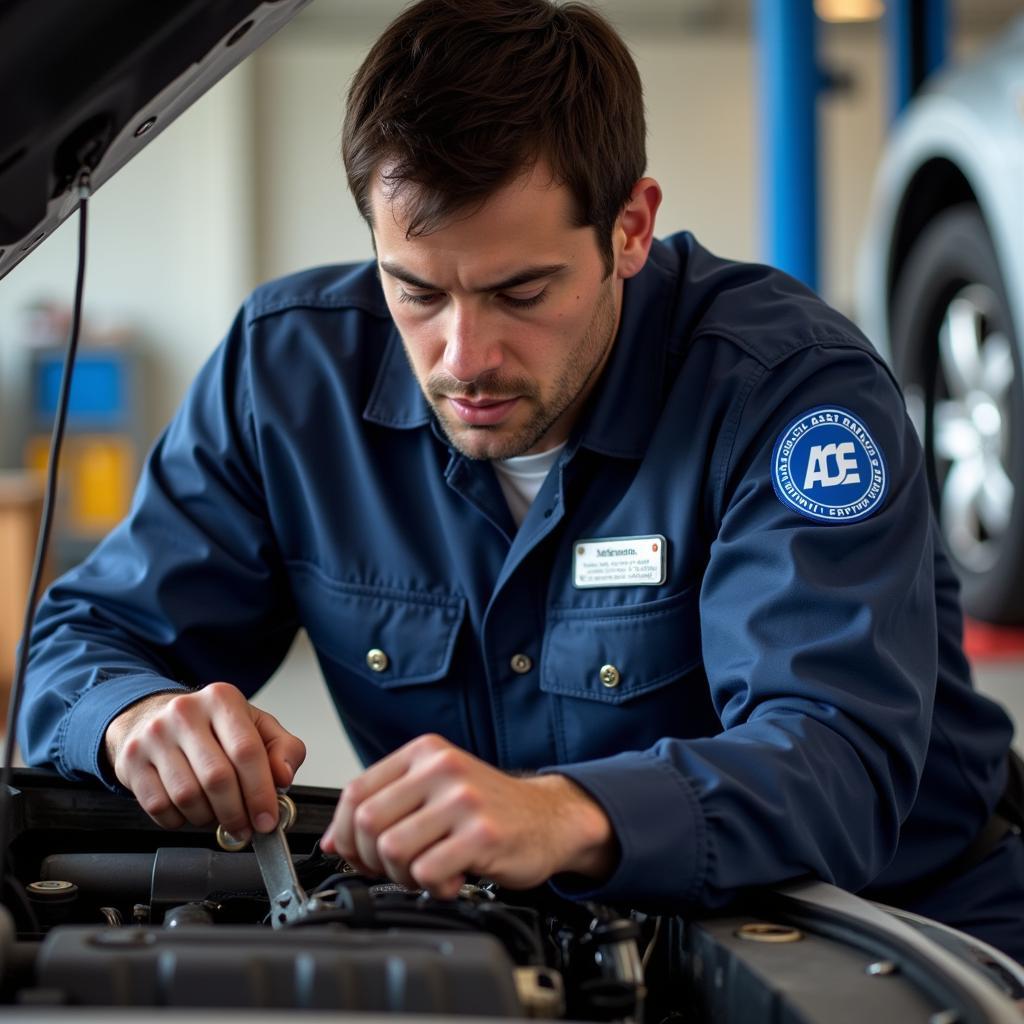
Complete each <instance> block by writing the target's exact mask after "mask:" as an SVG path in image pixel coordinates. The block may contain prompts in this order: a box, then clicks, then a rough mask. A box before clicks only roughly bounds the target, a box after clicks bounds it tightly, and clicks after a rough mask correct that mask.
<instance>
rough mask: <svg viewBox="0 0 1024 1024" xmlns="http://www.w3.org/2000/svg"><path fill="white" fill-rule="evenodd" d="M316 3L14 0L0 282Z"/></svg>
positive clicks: (0, 176)
mask: <svg viewBox="0 0 1024 1024" xmlns="http://www.w3.org/2000/svg"><path fill="white" fill-rule="evenodd" d="M307 3H309V0H262V2H261V0H4V2H3V3H2V4H0V96H2V97H3V102H2V103H0V278H2V277H3V276H4V275H5V274H7V273H8V272H9V271H10V270H12V269H13V268H14V267H15V266H16V265H17V264H18V263H19V262H21V260H22V259H23V258H24V257H25V256H27V255H28V253H29V252H31V251H32V250H33V249H34V248H35V247H36V246H37V245H39V244H40V242H42V241H43V239H45V238H46V237H47V236H48V235H50V234H51V233H52V232H53V231H54V230H55V229H56V228H57V226H58V225H59V224H60V223H61V222H62V221H63V220H64V219H65V218H66V217H68V216H69V215H70V214H71V213H73V212H74V211H75V209H76V208H77V207H78V194H77V190H76V189H75V188H74V182H75V177H76V174H77V172H78V170H79V169H80V168H81V167H82V166H83V165H85V166H88V167H89V169H90V171H91V183H92V190H93V191H94V192H95V190H96V189H97V188H99V187H100V186H101V185H102V184H103V183H104V182H105V181H106V180H107V179H108V178H109V177H110V176H111V175H113V174H114V173H115V172H116V171H117V170H118V169H119V168H120V167H121V166H123V165H124V164H125V163H127V162H128V161H129V160H130V159H131V158H132V157H133V156H134V155H135V154H136V153H137V152H138V151H139V150H140V149H142V147H143V146H145V145H146V144H147V143H148V142H150V140H152V139H154V138H155V137H156V136H157V135H159V134H160V132H161V131H163V129H164V128H166V127H167V125H169V124H170V123H171V122H172V121H173V120H174V119H175V118H176V117H177V116H178V115H179V114H181V113H182V112H183V111H184V110H186V109H188V107H189V106H191V105H192V103H194V102H195V101H196V100H197V99H198V98H199V97H200V96H202V94H203V93H204V92H206V90H207V89H209V88H210V87H211V86H212V85H214V84H215V83H216V82H217V81H218V80H219V79H220V78H221V77H222V76H223V75H225V74H226V73H227V72H228V71H230V70H231V69H232V68H233V67H234V66H235V65H236V64H238V63H239V62H240V61H242V60H243V59H244V58H245V57H247V56H248V55H249V54H250V53H252V51H253V50H255V49H256V47H258V46H259V45H260V44H261V43H262V42H263V41H264V40H265V39H267V38H268V37H269V36H271V35H272V34H273V33H274V32H276V31H277V30H278V29H279V28H280V27H281V26H282V25H284V24H285V23H286V22H287V21H289V20H290V19H291V18H292V17H293V16H294V15H295V14H296V13H297V12H298V11H299V10H301V9H302V8H303V7H304V6H305V5H306V4H307Z"/></svg>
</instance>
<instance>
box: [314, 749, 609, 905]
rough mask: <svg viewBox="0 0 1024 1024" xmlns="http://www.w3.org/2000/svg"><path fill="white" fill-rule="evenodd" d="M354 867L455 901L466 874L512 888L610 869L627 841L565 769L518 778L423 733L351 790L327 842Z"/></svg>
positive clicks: (325, 846) (594, 875) (327, 834)
mask: <svg viewBox="0 0 1024 1024" xmlns="http://www.w3.org/2000/svg"><path fill="white" fill-rule="evenodd" d="M320 846H321V848H322V849H323V850H325V851H326V852H327V853H339V854H341V856H343V857H344V858H345V860H347V861H349V862H350V863H351V864H352V865H353V866H354V867H355V868H357V869H359V870H361V871H363V872H365V873H367V874H377V875H387V876H388V877H390V878H393V879H394V880H395V881H398V882H401V883H403V884H404V885H408V886H411V887H413V888H423V889H428V890H429V891H430V893H431V895H433V896H435V897H437V898H439V899H453V898H454V897H455V896H456V895H457V893H458V891H459V887H460V886H461V885H462V883H463V881H464V880H465V875H466V874H467V873H472V874H475V875H481V876H483V877H485V878H489V879H493V880H494V881H496V882H498V883H499V884H500V885H505V886H508V887H509V888H512V889H526V888H530V887H531V886H535V885H540V884H541V883H542V882H545V881H547V880H548V878H550V877H551V876H552V875H554V874H557V873H558V872H562V871H571V872H575V873H578V874H582V875H587V876H589V877H592V878H604V877H606V876H607V875H608V874H610V873H611V871H612V869H613V868H614V866H615V862H616V860H617V857H618V842H617V840H616V838H615V835H614V833H613V831H612V827H611V823H610V822H609V820H608V817H607V816H606V815H605V813H604V811H603V810H602V809H601V807H600V806H599V805H598V804H597V803H596V802H595V801H594V800H593V799H592V798H591V797H590V796H589V795H588V794H587V793H585V792H584V791H583V790H582V789H580V788H579V786H577V785H576V784H575V783H574V782H572V781H571V780H570V779H568V778H566V777H565V776H564V775H539V776H535V777H532V778H516V777H514V776H511V775H508V774H506V773H505V772H502V771H499V770H498V769H497V768H493V767H492V766H491V765H489V764H486V763H485V762H483V761H481V760H479V759H478V758H476V757H473V755H472V754H468V753H466V751H464V750H460V749H459V748H458V747H455V746H453V745H452V744H451V743H449V742H448V741H447V740H445V739H443V738H442V737H440V736H432V735H428V736H420V737H418V738H417V739H415V740H413V741H412V742H410V743H407V744H406V745H405V746H404V747H401V748H400V749H399V750H396V751H395V752H394V753H393V754H390V755H389V756H388V757H385V758H383V759H382V760H380V761H378V762H377V763H376V764H375V765H373V766H372V767H370V768H368V769H367V770H366V771H365V772H364V773H363V774H362V775H360V776H359V777H358V778H357V779H355V780H354V781H353V782H351V783H349V785H348V786H346V787H345V790H344V792H343V793H342V795H341V799H340V800H339V801H338V807H337V809H336V810H335V812H334V818H333V820H332V821H331V824H330V826H329V827H328V829H327V831H326V832H325V833H324V837H323V839H321V840H320Z"/></svg>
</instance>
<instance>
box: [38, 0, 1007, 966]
mask: <svg viewBox="0 0 1024 1024" xmlns="http://www.w3.org/2000/svg"><path fill="white" fill-rule="evenodd" d="M644 135H645V126H644V118H643V102H642V96H641V88H640V81H639V76H638V74H637V71H636V68H635V66H634V64H633V61H632V59H631V57H630V56H629V53H628V51H627V50H626V48H625V45H624V44H623V42H622V41H621V39H620V38H619V37H618V36H617V35H616V34H615V32H614V30H613V29H612V28H611V27H610V26H609V25H608V24H607V23H606V22H605V21H603V20H602V18H601V17H600V16H599V15H598V14H596V13H595V12H594V11H593V10H591V9H589V8H588V7H586V6H581V5H573V4H567V5H565V6H562V7H559V6H556V5H554V4H552V3H550V2H548V0H423V2H421V3H418V4H416V5H414V6H412V7H411V8H409V9H408V10H407V11H406V12H404V13H403V14H401V15H400V16H399V17H398V18H397V20H396V21H395V22H394V23H393V24H392V25H391V26H390V27H389V28H388V29H387V30H386V32H385V33H384V34H383V36H382V37H381V38H380V40H378V42H377V43H376V44H375V45H374V47H373V49H372V50H371V52H370V54H369V55H368V57H367V58H366V60H365V62H364V64H363V65H362V67H361V69H360V70H359V72H358V73H357V75H356V77H355V79H354V82H353V84H352V87H351V90H350V93H349V98H348V108H347V114H346V119H345V125H344V131H343V143H342V149H343V156H344V162H345V167H346V171H347V174H348V181H349V185H350V187H351V189H352V192H353V194H354V196H355V200H356V203H357V204H358V206H359V209H360V211H361V212H362V214H363V215H364V217H365V219H366V221H367V223H368V225H369V227H370V230H371V233H372V238H373V244H374V248H375V254H376V261H375V262H372V263H368V264H365V265H361V266H351V267H326V268H320V269H315V270H311V271H308V272H304V273H300V274H297V275H294V276H291V277H288V278H286V279H284V280H280V281H276V282H273V283H270V284H268V285H265V286H263V287H261V288H259V289H257V291H256V292H255V293H254V294H253V295H252V296H251V297H250V298H249V299H248V300H247V302H246V303H245V305H244V306H243V308H242V310H241V312H240V313H239V315H238V317H237V319H236V321H235V323H234V325H233V326H232V328H231V330H230V332H229V333H228V335H227V338H226V339H225V341H224V342H223V344H222V345H221V346H220V347H219V348H218V349H217V351H216V352H215V353H214V355H213V356H212V358H211V359H210V361H209V362H208V363H207V365H206V366H205V368H204V369H203V370H202V372H201V373H200V375H199V377H198V379H197V380H196V382H195V384H194V386H193V388H192V389H191V391H190V393H189V395H188V397H187V398H186V400H185V402H184V404H183V406H182V408H181V409H180V411H179V413H178V414H177V416H176V418H175V419H174V420H173V422H172V423H171V425H170V426H169V428H168V429H167V431H166V432H165V433H164V434H163V436H162V437H161V439H160V440H159V441H158V443H157V445H156V447H155V448H154V450H153V452H152V453H151V455H150V457H149V459H148V461H147V464H146V466H145V469H144V472H143V476H142V479H141V482H140V484H139V488H138V493H137V495H136V500H135V502H134V505H133V508H132V511H131V513H130V515H129V516H128V518H127V520H126V521H125V522H124V523H122V524H121V525H120V526H119V527H117V528H116V529H115V530H114V531H113V533H112V534H111V535H110V536H109V537H108V538H107V539H106V540H104V541H103V542H102V543H101V544H100V545H99V547H98V548H97V549H96V550H95V551H94V552H93V553H92V554H91V555H90V556H89V558H88V559H87V560H86V561H85V562H84V563H83V564H82V565H81V566H79V567H78V568H76V569H74V570H73V571H71V572H70V573H68V574H67V575H66V576H64V577H63V578H62V579H60V580H58V581H57V582H56V583H55V584H54V585H53V586H52V587H51V589H50V590H49V592H48V594H47V595H46V597H45V600H44V601H43V603H42V605H41V608H40V611H39V617H38V623H37V625H36V628H35V631H34V633H33V637H32V659H31V673H30V677H29V690H28V692H27V699H26V714H25V716H24V719H23V722H22V724H21V734H20V737H21V743H22V749H23V751H24V754H25V756H26V758H27V760H28V761H29V762H30V763H33V764H50V765H53V766H55V767H56V768H57V769H58V770H59V771H60V772H61V773H62V774H63V775H64V776H66V777H68V778H72V779H83V778H86V777H88V776H97V777H99V778H100V779H102V780H103V781H104V782H105V783H106V784H107V785H109V786H111V787H115V788H116V787H119V786H120V787H123V788H124V789H125V790H129V791H131V792H132V793H133V794H134V795H135V796H136V797H137V799H138V800H139V801H140V803H141V805H142V807H143V808H144V809H145V810H146V811H147V812H148V813H149V815H150V816H151V817H152V818H153V819H154V820H155V821H157V822H158V823H159V824H161V825H163V826H166V827H169V828H173V827H176V826H180V825H182V824H183V823H185V822H186V821H187V822H191V823H192V824H194V825H205V824H208V823H212V822H213V821H215V820H216V821H219V822H221V823H223V824H224V825H225V826H226V827H227V828H228V829H229V830H231V831H232V832H235V833H243V834H247V833H248V832H249V830H250V829H257V830H260V831H267V830H269V829H271V828H272V827H273V826H274V823H275V818H276V801H275V795H274V787H275V785H278V786H285V785H288V784H289V783H290V782H291V781H292V779H293V777H294V773H295V770H296V769H297V768H298V767H299V765H300V763H301V762H302V759H303V757H304V752H305V751H304V747H303V744H302V742H301V741H300V740H299V739H298V738H297V737H295V736H293V735H291V734H290V733H289V732H288V731H287V730H286V729H284V728H283V727H282V726H281V724H279V723H278V722H277V721H276V720H274V719H273V718H272V717H271V716H270V715H267V714H265V713H263V712H261V711H259V710H257V709H256V708H255V707H254V706H252V705H251V704H250V703H249V702H248V698H249V697H251V696H252V695H253V694H254V693H255V692H256V691H257V689H258V688H259V687H260V686H261V684H263V683H264V682H265V680H266V679H267V678H268V676H269V675H270V674H271V673H272V672H273V670H274V669H275V668H276V666H277V665H278V664H279V663H280V661H281V659H282V657H283V656H284V654H285V653H286V651H287V650H288V648H289V645H290V644H291V642H292V639H293V637H294V635H295V632H296V630H297V629H298V628H300V627H302V628H305V629H306V630H307V631H308V633H309V636H310V638H311V640H312V643H313V644H314V646H315V648H316V650H317V653H318V656H319V659H320V664H321V667H322V671H323V675H324V678H325V681H326V684H327V686H328V688H329V690H330V693H331V697H332V698H333V700H334V702H335V704H336V706H337V709H338V711H339V714H340V716H341V718H342V719H343V721H344V723H345V725H346V728H347V730H348V732H349V735H350V736H351V739H352V742H353V744H354V746H355V747H356V750H357V752H358V753H359V754H360V756H361V757H362V758H363V760H364V763H365V764H368V765H371V766H370V767H368V768H367V769H366V770H365V772H363V774H361V775H360V776H359V777H358V778H357V779H355V780H354V781H353V782H351V783H350V784H349V785H348V786H347V787H346V788H345V790H344V793H343V795H342V797H341V799H340V802H339V804H338V808H337V811H336V814H335V816H334V820H333V821H332V823H331V825H330V827H329V829H328V830H327V832H326V834H325V836H324V838H323V840H322V845H323V847H324V849H326V850H328V851H329V852H338V853H340V854H342V855H344V856H345V857H346V858H347V859H348V860H349V861H350V862H352V863H353V864H354V865H355V866H356V867H357V868H360V869H362V870H365V871H368V872H373V873H383V874H387V875H389V876H391V877H392V878H394V879H396V880H398V881H400V882H404V883H406V884H409V885H414V886H418V887H424V888H428V889H429V890H430V891H431V892H432V893H433V894H434V895H437V896H441V897H451V896H453V895H454V894H455V893H456V892H457V891H458V887H459V885H460V884H461V883H462V881H463V879H464V877H465V876H466V875H482V876H485V877H488V878H492V879H494V880H496V881H498V882H499V883H502V884H504V885H507V886H511V887H526V886H533V885H537V884H541V883H543V882H545V881H546V880H549V879H550V880H551V882H552V884H553V885H555V887H556V888H558V889H559V890H560V891H562V892H564V893H567V894H570V895H572V896H574V897H583V896H586V897H588V898H592V899H596V900H601V901H605V902H618V903H625V904H629V905H632V906H636V907H642V908H646V909H650V910H660V911H664V912H670V911H672V912H674V911H679V910H685V909H687V908H693V907H717V906H721V905H723V904H724V903H726V902H727V901H728V900H729V899H730V898H732V897H734V896H735V895H736V893H737V892H738V891H740V890H742V889H744V888H746V887H750V886H759V885H766V884H770V883H778V882H782V881H785V880H788V879H793V878H797V877H800V876H807V875H811V876H816V877H818V878H821V879H825V880H827V881H830V882H834V883H836V884H838V885H841V886H843V887H846V888H848V889H851V890H864V891H866V892H867V893H868V894H870V895H881V896H884V897H885V898H887V899H888V900H889V901H890V902H895V903H898V904H900V905H903V906H908V907H910V908H912V909H915V910H918V911H920V912H922V913H926V914H929V915H931V916H933V917H936V918H938V919H940V920H943V921H947V922H949V923H952V924H954V925H957V926H959V927H962V928H964V929H965V930H967V931H969V932H972V933H974V934H976V935H978V936H980V937H982V938H985V939H988V940H989V941H991V942H993V943H994V944H996V945H997V946H1000V947H1002V948H1003V949H1005V950H1007V951H1009V952H1010V953H1012V954H1014V955H1016V956H1018V957H1024V926H1022V924H1021V922H1022V921H1024V896H1022V892H1024V841H1022V840H1021V838H1020V832H1019V829H1018V828H1017V827H1016V822H1017V818H1016V814H1017V808H1016V806H1015V804H1014V801H1013V800H1010V799H1008V798H1007V793H1008V790H1010V789H1012V786H1009V785H1008V778H1009V777H1010V776H1011V775H1012V773H1011V772H1010V771H1009V770H1008V749H1009V744H1010V738H1011V725H1010V722H1009V720H1008V719H1007V716H1006V715H1005V714H1004V713H1003V711H1002V710H1000V709H999V708H998V707H997V706H996V705H995V704H993V703H992V702H990V701H988V700H987V699H985V698H983V697H982V696H980V695H978V694H977V693H976V692H975V691H974V690H973V689H972V687H971V684H970V678H969V670H968V666H967V664H966V662H965V659H964V657H963V654H962V652H961V646H960V637H961V613H960V609H959V606H958V598H957V589H956V583H955V580H954V578H953V575H952V573H951V570H950V566H949V564H948V562H947V560H946V557H945V556H944V554H943V552H942V549H941V544H940V541H939V536H938V533H937V530H936V525H935V521H934V518H933V516H932V514H931V512H930V505H929V493H928V482H927V478H926V471H925V466H924V462H923V459H922V452H921V448H920V445H919V443H918V440H917V438H916V436H915V433H914V431H913V428H912V427H911V425H910V423H909V421H908V419H907V417H906V415H905V411H904V406H903V401H902V398H901V396H900V393H899V390H898V388H897V386H896V384H895V383H894V381H893V378H892V376H891V374H890V373H889V371H888V369H887V368H886V366H885V365H884V364H883V362H882V361H881V359H880V358H879V356H878V355H877V354H876V352H875V351H874V350H873V348H872V347H871V345H870V344H869V343H868V342H867V341H866V340H865V339H864V338H863V337H862V336H861V335H860V334H859V333H858V331H857V330H856V328H854V327H853V326H852V325H851V324H850V323H848V322H847V321H846V320H845V319H844V318H843V317H841V316H840V315H839V314H838V313H836V312H834V311H833V310H831V309H829V308H828V307H827V306H825V305H824V304H823V303H822V302H821V301H820V300H819V299H818V298H816V297H815V296H814V295H813V294H812V293H811V292H809V291H808V290H807V289H805V288H803V287H802V286H801V285H800V284H798V283H797V282H795V281H793V280H792V279H790V278H788V277H787V276H785V275H783V274H781V273H779V272H777V271H774V270H772V269H769V268H766V267H762V266H753V265H744V264H739V263H734V262H729V261H726V260H723V259H719V258H716V257H715V256H713V255H711V254H710V253H709V252H708V251H706V250H705V249H703V248H702V247H701V246H700V245H699V244H698V243H697V241H696V240H695V239H694V238H693V237H692V236H691V235H689V234H686V233H684V234H679V235H675V236H673V237H670V238H669V239H668V240H667V241H664V242H657V241H654V240H653V235H654V226H655V217H656V213H657V210H658V206H659V202H660V199H661V191H660V188H659V186H658V184H657V182H655V181H654V180H653V179H652V178H650V177H646V176H645V175H644V172H645V147H644Z"/></svg>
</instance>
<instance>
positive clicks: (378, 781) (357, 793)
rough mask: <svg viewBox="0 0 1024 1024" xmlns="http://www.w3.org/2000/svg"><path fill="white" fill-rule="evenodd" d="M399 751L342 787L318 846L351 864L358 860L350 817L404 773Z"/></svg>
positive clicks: (404, 764)
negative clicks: (336, 854) (332, 814)
mask: <svg viewBox="0 0 1024 1024" xmlns="http://www.w3.org/2000/svg"><path fill="white" fill-rule="evenodd" d="M403 749H404V748H403ZM401 754H402V751H401V750H397V751H395V752H394V753H393V754H389V755H388V756H387V757H385V758H382V759H381V760H380V761H378V762H377V763H376V764H374V765H372V766H371V767H369V768H367V769H366V771H365V772H363V773H362V775H360V776H358V777H357V778H355V779H353V780H352V781H351V782H350V783H349V784H348V785H347V786H346V787H345V788H344V789H343V790H342V793H341V797H340V798H339V800H338V805H337V807H335V809H334V816H333V817H332V818H331V823H330V825H328V826H327V830H326V831H325V832H324V834H323V837H322V839H321V840H320V848H321V849H323V850H326V851H327V852H328V853H339V854H341V856H342V857H344V858H345V859H346V860H347V861H349V863H351V864H353V865H355V864H356V863H357V861H358V860H359V851H358V848H357V846H356V838H355V833H356V829H355V824H354V821H353V817H354V815H355V812H356V810H357V809H358V808H359V806H360V805H361V804H362V803H363V802H364V801H365V800H368V799H369V798H370V797H372V796H373V795H374V794H375V793H376V792H377V791H378V790H380V789H382V788H384V787H385V786H388V785H391V784H392V783H394V782H395V780H397V779H400V778H401V777H402V776H403V775H404V774H405V772H406V770H407V767H408V758H406V757H402V756H400V755H401ZM325 844H326V845H325ZM364 866H368V865H364ZM375 870H376V869H375Z"/></svg>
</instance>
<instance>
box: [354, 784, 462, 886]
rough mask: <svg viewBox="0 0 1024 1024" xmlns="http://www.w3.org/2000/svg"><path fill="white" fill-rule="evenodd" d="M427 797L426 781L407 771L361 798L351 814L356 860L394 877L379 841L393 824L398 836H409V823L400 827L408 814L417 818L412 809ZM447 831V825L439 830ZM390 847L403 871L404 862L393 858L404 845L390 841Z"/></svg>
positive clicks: (406, 819)
mask: <svg viewBox="0 0 1024 1024" xmlns="http://www.w3.org/2000/svg"><path fill="white" fill-rule="evenodd" d="M428 796H429V790H428V787H427V785H426V784H425V782H424V781H423V780H420V779H417V778H416V777H415V776H414V775H412V774H411V773H408V772H407V773H406V774H405V775H403V776H401V777H400V778H398V779H396V780H395V781H394V782H392V783H391V784H390V785H387V786H384V787H383V788H382V789H379V790H378V791H377V792H376V793H374V794H373V795H372V796H369V797H367V798H366V799H365V800H363V801H362V802H361V803H360V804H359V806H358V807H356V808H355V810H354V811H353V813H352V817H351V822H352V830H353V841H354V842H355V848H356V856H357V857H358V859H359V860H360V861H362V862H363V863H364V864H367V865H369V866H370V867H372V868H373V869H374V870H375V871H377V872H380V873H383V874H388V875H391V877H395V876H394V875H393V874H392V872H391V871H390V870H389V869H388V863H387V858H386V856H385V854H384V853H383V851H382V850H381V848H380V840H381V838H382V837H383V836H385V835H387V834H389V832H391V831H394V829H395V828H396V827H397V828H398V829H399V832H398V837H399V838H401V837H404V836H408V835H409V834H410V829H409V827H408V825H406V827H405V829H404V830H403V829H402V827H401V826H402V824H403V823H405V822H407V821H408V820H409V818H410V815H412V816H414V817H416V816H415V812H416V811H419V810H420V808H422V807H423V805H424V803H425V802H426V801H427V799H428ZM417 820H421V819H420V818H417ZM446 830H447V826H444V827H443V829H442V831H446ZM413 831H414V830H413ZM392 846H393V849H394V851H395V856H393V857H392V858H391V860H392V865H393V866H394V867H395V868H396V869H397V870H401V871H402V872H403V873H404V868H405V865H403V864H401V862H400V860H396V859H395V857H399V858H400V857H401V854H402V852H403V851H404V849H405V846H403V845H396V844H394V842H393V841H392Z"/></svg>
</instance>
